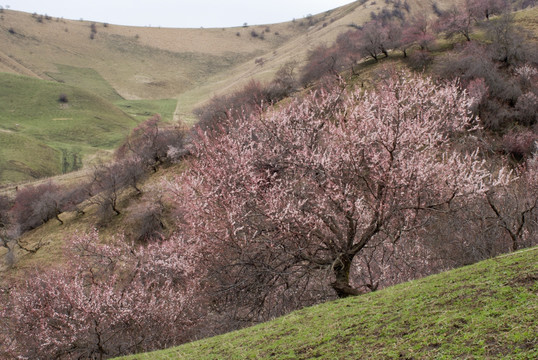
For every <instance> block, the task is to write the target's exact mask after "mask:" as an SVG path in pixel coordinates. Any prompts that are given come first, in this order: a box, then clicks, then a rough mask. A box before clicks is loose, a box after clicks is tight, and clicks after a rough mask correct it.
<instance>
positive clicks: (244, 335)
mask: <svg viewBox="0 0 538 360" xmlns="http://www.w3.org/2000/svg"><path fill="white" fill-rule="evenodd" d="M537 280H538V248H536V247H535V248H532V249H527V250H523V251H520V252H517V253H514V254H509V255H505V256H501V257H498V258H495V259H492V260H488V261H484V262H481V263H478V264H475V265H471V266H467V267H463V268H460V269H456V270H453V271H449V272H446V273H442V274H438V275H434V276H430V277H427V278H424V279H420V280H416V281H411V282H408V283H404V284H400V285H397V286H394V287H390V288H387V289H384V290H381V291H378V292H375V293H370V294H367V295H362V296H357V297H353V298H349V299H343V300H339V301H334V302H330V303H325V304H322V305H319V306H314V307H310V308H305V309H303V310H300V311H296V312H293V313H291V314H289V315H287V316H284V317H281V318H278V319H276V320H274V321H271V322H268V323H264V324H260V325H258V326H254V327H251V328H247V329H243V330H240V331H236V332H232V333H228V334H224V335H222V336H217V337H214V338H209V339H205V340H201V341H197V342H193V343H189V344H185V345H183V346H179V347H175V348H171V349H168V350H163V351H158V352H153V353H148V354H139V355H133V356H129V357H124V358H122V359H125V360H135V359H136V360H144V359H264V358H271V359H313V358H319V359H455V358H459V359H461V358H466V359H488V358H489V359H492V358H495V359H536V358H538V318H537V317H536V314H537V311H538V282H537Z"/></svg>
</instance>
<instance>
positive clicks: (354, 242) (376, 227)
mask: <svg viewBox="0 0 538 360" xmlns="http://www.w3.org/2000/svg"><path fill="white" fill-rule="evenodd" d="M471 103H472V99H470V98H469V97H468V96H467V95H466V93H465V92H462V91H460V89H459V87H458V84H457V82H448V83H443V84H436V83H434V82H433V81H432V80H431V79H424V78H422V77H420V76H418V75H407V74H396V75H394V76H392V77H391V78H390V79H388V80H386V82H385V83H383V84H381V85H380V86H379V88H378V89H377V90H375V91H372V92H366V93H364V92H361V91H353V92H346V91H344V90H342V89H340V88H337V89H335V90H332V91H330V90H319V91H318V92H315V93H312V94H311V95H309V96H306V97H305V98H304V99H302V100H295V101H293V102H292V103H291V104H289V105H288V106H285V107H281V108H280V109H273V111H268V112H266V113H263V114H259V115H255V116H251V117H248V118H247V117H245V118H242V119H240V120H239V121H234V122H233V123H232V124H230V125H229V126H226V129H227V130H226V131H225V132H222V133H221V134H220V135H216V134H215V133H210V134H209V133H201V134H200V136H199V138H198V140H197V141H196V143H195V144H194V146H195V150H194V151H195V155H196V156H195V159H194V160H192V161H191V163H190V165H189V169H188V170H187V171H186V172H185V173H184V174H183V175H182V176H179V177H178V178H177V179H176V180H175V181H170V182H169V183H168V187H169V189H171V190H172V191H173V192H174V194H176V196H177V198H176V200H177V203H178V207H179V208H182V209H183V211H182V212H181V214H182V216H183V220H184V227H183V228H184V230H185V231H190V232H192V234H196V235H197V236H200V237H201V238H202V242H203V243H204V246H205V251H204V255H205V256H206V258H207V260H208V261H207V265H208V268H209V273H211V268H216V269H218V270H215V271H214V273H215V274H217V276H216V277H215V279H217V278H218V279H217V280H215V281H216V282H215V283H214V284H215V285H218V286H219V287H220V290H226V291H227V292H230V291H231V292H235V293H237V294H240V295H241V296H239V297H238V298H239V300H244V299H245V298H247V297H249V296H256V299H255V301H258V302H259V303H260V304H263V303H264V302H265V301H267V300H268V299H269V298H271V297H274V296H275V295H274V294H275V292H276V290H278V289H279V290H280V291H284V292H287V293H288V294H290V296H292V297H293V296H299V295H298V294H299V293H302V292H304V291H305V289H306V288H307V287H308V286H309V285H308V284H312V283H313V282H315V283H316V284H317V283H318V282H319V281H320V280H319V279H320V277H319V276H320V274H322V278H324V279H325V280H323V281H322V282H323V283H324V284H328V283H330V287H331V288H332V289H333V290H334V292H333V294H336V295H337V296H339V297H346V296H350V295H356V294H358V293H359V290H358V289H357V288H355V287H354V286H353V282H352V279H350V270H351V269H352V265H353V263H354V261H355V259H356V258H357V257H360V256H361V254H362V253H363V250H364V249H365V248H366V247H367V246H368V245H369V244H372V243H374V242H376V243H379V242H390V241H392V242H395V241H398V239H399V238H401V237H402V236H405V234H406V233H408V232H410V231H412V230H415V229H417V227H420V226H422V224H424V223H425V222H427V220H428V218H429V217H431V216H433V214H434V213H435V212H438V211H445V210H447V209H448V208H449V206H450V204H451V202H452V201H454V200H455V199H461V198H465V197H473V196H477V195H479V194H484V193H485V192H486V191H487V190H488V187H489V186H490V185H491V184H494V183H499V182H503V181H507V180H506V178H505V177H503V176H500V177H497V178H495V179H493V178H492V176H491V175H490V173H489V172H488V171H487V170H486V169H485V168H484V167H483V163H482V161H481V160H480V158H479V156H478V153H477V152H473V153H465V154H462V153H457V152H455V151H453V150H451V138H453V137H457V136H460V135H461V134H465V133H467V132H469V131H472V130H473V125H472V124H473V119H472V117H471V115H470V110H469V106H470V105H471ZM501 175H502V172H501ZM223 270H224V271H223ZM218 274H220V275H218ZM275 289H276V290H275ZM253 290H256V291H253ZM226 291H223V292H221V294H223V293H226ZM253 293H255V294H256V295H252V294H253ZM221 296H223V295H221ZM236 299H237V298H236Z"/></svg>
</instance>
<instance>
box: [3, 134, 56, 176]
mask: <svg viewBox="0 0 538 360" xmlns="http://www.w3.org/2000/svg"><path fill="white" fill-rule="evenodd" d="M60 155H61V154H60V152H59V151H58V150H55V149H53V148H51V147H50V146H47V145H46V144H44V143H42V142H40V141H37V140H35V139H32V138H29V137H27V136H25V135H21V134H17V133H10V132H3V131H0V183H1V182H2V181H3V180H10V181H12V182H20V181H25V180H27V179H28V178H41V177H47V176H52V175H54V174H57V173H58V172H60Z"/></svg>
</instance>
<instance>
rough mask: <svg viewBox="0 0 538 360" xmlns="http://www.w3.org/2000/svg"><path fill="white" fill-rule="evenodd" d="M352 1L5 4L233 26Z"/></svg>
mask: <svg viewBox="0 0 538 360" xmlns="http://www.w3.org/2000/svg"><path fill="white" fill-rule="evenodd" d="M351 2H353V1H352V0H261V1H260V0H194V1H188V0H0V5H2V6H3V7H4V8H10V9H12V10H20V11H26V12H29V13H34V12H35V13H38V14H41V15H45V14H47V15H50V16H52V17H63V18H65V19H72V20H79V19H84V20H91V21H97V22H107V23H110V24H117V25H131V26H162V27H181V28H186V27H189V28H198V27H231V26H241V25H243V23H248V24H249V25H255V24H271V23H277V22H283V21H290V20H292V19H293V18H295V19H300V18H302V17H304V16H306V15H309V14H317V13H321V12H324V11H327V10H331V9H334V8H336V7H338V6H342V5H345V4H349V3H351Z"/></svg>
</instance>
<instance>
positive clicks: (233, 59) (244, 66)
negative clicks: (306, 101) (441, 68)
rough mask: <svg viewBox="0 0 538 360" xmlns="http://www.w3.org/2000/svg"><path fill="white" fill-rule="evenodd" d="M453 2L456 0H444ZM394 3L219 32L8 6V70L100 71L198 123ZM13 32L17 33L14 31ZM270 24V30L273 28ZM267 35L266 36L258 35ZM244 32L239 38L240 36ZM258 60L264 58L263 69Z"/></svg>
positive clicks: (132, 95) (128, 94) (421, 7)
mask: <svg viewBox="0 0 538 360" xmlns="http://www.w3.org/2000/svg"><path fill="white" fill-rule="evenodd" d="M408 3H409V5H410V7H411V13H415V12H420V13H431V3H430V2H429V1H422V0H410V1H408ZM445 3H451V1H449V0H444V1H440V2H438V5H439V6H440V7H441V8H442V7H445V6H444V5H443V4H445ZM387 6H389V7H390V6H392V5H386V4H385V3H381V2H375V1H367V2H365V3H364V4H360V3H359V2H354V3H351V4H349V5H346V6H343V7H340V8H337V9H334V10H332V11H328V12H326V13H323V14H319V15H315V16H314V17H313V20H314V24H313V25H310V24H309V23H308V22H309V21H308V19H298V20H296V21H290V22H285V23H280V24H271V25H254V26H248V27H236V28H218V29H171V28H156V27H127V26H118V25H108V26H106V27H105V26H104V24H102V23H97V24H96V30H97V34H96V36H95V39H94V40H91V39H90V33H91V29H90V26H91V22H87V21H73V20H64V19H56V18H52V19H50V20H44V21H43V22H42V23H39V22H38V21H37V20H36V18H35V17H33V16H32V15H30V14H27V13H22V12H15V11H9V10H6V11H4V14H3V20H0V71H9V72H15V73H19V74H24V75H30V76H36V77H40V78H49V76H48V74H51V73H55V72H57V71H59V70H58V68H57V67H56V64H63V65H70V66H75V67H80V68H92V69H94V70H96V71H97V72H98V73H99V74H100V75H101V76H102V77H103V78H104V79H105V80H106V81H108V82H109V83H110V84H111V85H112V86H113V87H114V88H115V89H116V91H117V92H118V93H119V94H120V95H121V96H123V97H124V98H126V99H162V98H179V102H178V112H177V113H178V117H183V118H186V119H185V120H187V121H189V120H191V121H192V117H191V111H192V109H193V107H195V106H196V105H198V104H200V103H202V102H204V101H206V100H207V99H208V98H210V97H211V96H213V95H215V94H220V93H222V92H225V91H228V90H229V89H233V88H237V87H239V86H241V85H243V84H244V83H245V82H246V81H249V80H250V79H251V78H255V79H259V80H263V81H265V80H270V79H271V78H272V76H273V75H274V73H275V72H276V71H277V70H278V69H279V68H280V67H281V66H282V65H283V64H285V63H286V62H288V61H290V60H295V61H297V62H298V66H299V67H300V66H301V65H302V64H303V63H304V61H305V59H306V56H307V54H308V52H309V51H310V50H312V49H314V48H315V47H317V46H318V45H320V44H323V43H327V44H330V43H332V42H333V41H334V40H335V39H336V37H337V36H338V35H339V34H340V33H342V32H345V31H347V30H349V29H350V28H349V25H350V24H357V25H360V24H362V23H364V22H365V21H368V20H369V19H370V13H371V12H378V11H380V10H381V9H382V8H384V7H387ZM9 29H12V30H13V31H14V32H15V34H12V33H10V32H9ZM266 29H269V32H265V30H266ZM252 31H255V32H257V33H258V34H261V33H264V37H265V40H260V38H259V37H258V38H254V37H252V36H251V32H252ZM238 35H239V36H238ZM257 58H264V59H265V63H264V65H263V66H259V65H257V64H255V63H254V60H255V59H257Z"/></svg>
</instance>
